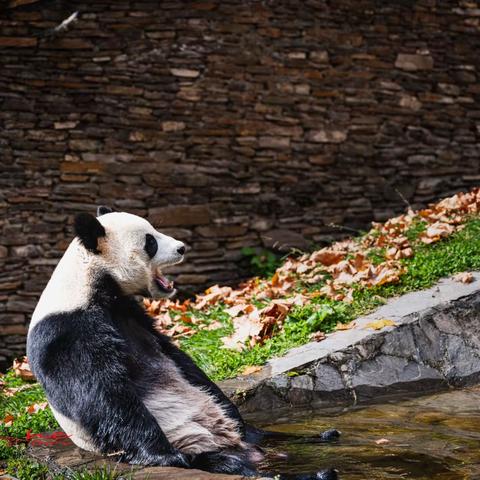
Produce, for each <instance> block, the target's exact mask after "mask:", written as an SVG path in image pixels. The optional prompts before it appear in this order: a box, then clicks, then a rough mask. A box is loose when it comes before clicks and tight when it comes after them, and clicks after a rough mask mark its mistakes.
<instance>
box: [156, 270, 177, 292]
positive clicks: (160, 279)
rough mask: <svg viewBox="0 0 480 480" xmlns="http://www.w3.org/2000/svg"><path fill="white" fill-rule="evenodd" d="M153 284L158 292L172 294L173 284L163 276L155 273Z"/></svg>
mask: <svg viewBox="0 0 480 480" xmlns="http://www.w3.org/2000/svg"><path fill="white" fill-rule="evenodd" d="M155 283H156V285H157V287H158V288H159V290H161V291H162V292H164V293H172V292H173V291H174V290H175V287H174V285H173V282H171V281H170V280H169V279H168V278H167V277H166V276H165V275H162V274H161V273H160V272H158V271H157V274H156V275H155Z"/></svg>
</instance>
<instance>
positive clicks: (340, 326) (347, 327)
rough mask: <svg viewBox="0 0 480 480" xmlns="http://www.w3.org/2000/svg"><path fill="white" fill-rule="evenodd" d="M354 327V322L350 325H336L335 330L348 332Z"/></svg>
mask: <svg viewBox="0 0 480 480" xmlns="http://www.w3.org/2000/svg"><path fill="white" fill-rule="evenodd" d="M355 325H356V322H355V320H354V321H353V322H350V323H337V326H336V327H335V330H350V329H352V328H353V327H354V326H355Z"/></svg>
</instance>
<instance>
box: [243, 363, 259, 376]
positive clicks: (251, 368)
mask: <svg viewBox="0 0 480 480" xmlns="http://www.w3.org/2000/svg"><path fill="white" fill-rule="evenodd" d="M261 369H262V367H261V366H260V365H249V366H248V367H246V368H244V369H243V371H242V373H241V375H250V374H251V373H255V372H259V371H260V370H261Z"/></svg>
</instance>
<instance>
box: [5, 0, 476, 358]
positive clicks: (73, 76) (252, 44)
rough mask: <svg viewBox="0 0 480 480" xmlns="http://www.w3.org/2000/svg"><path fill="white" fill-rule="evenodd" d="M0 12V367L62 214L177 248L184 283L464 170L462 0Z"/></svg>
mask: <svg viewBox="0 0 480 480" xmlns="http://www.w3.org/2000/svg"><path fill="white" fill-rule="evenodd" d="M1 7H2V8H1V9H0V32H1V33H0V92H1V95H0V122H1V127H0V157H1V171H0V185H1V190H0V208H1V210H0V267H1V268H0V300H1V302H0V364H1V366H5V365H6V363H7V359H9V358H11V357H12V356H14V355H18V354H20V353H22V352H23V350H24V340H25V333H26V325H27V323H28V321H29V315H30V314H31V312H32V309H33V308H34V305H35V302H36V300H37V298H38V295H39V294H40V292H41V290H42V289H43V287H44V285H45V283H46V281H47V280H48V278H49V275H50V274H51V272H52V269H53V268H54V266H55V264H56V262H57V260H58V258H59V256H60V255H61V254H62V251H63V250H64V249H65V247H66V246H67V244H68V242H69V241H70V239H71V222H72V218H73V215H74V214H75V213H77V212H79V211H93V208H94V206H95V205H97V204H107V205H111V206H113V207H115V208H116V209H119V210H126V211H130V212H133V213H136V214H139V215H142V216H146V217H148V218H149V219H150V220H152V221H153V223H154V224H155V225H156V226H157V227H158V228H159V229H162V230H163V231H165V233H167V234H170V235H173V236H175V237H177V238H178V239H181V240H184V241H185V242H187V243H188V244H189V245H190V246H191V248H192V250H191V253H190V254H189V257H188V261H187V262H186V263H185V264H184V265H181V266H179V267H178V268H176V269H175V271H176V274H177V277H176V279H177V282H178V284H180V285H181V286H183V288H184V289H186V290H190V291H192V290H194V289H198V288H201V287H204V286H206V285H208V284H212V283H215V282H234V281H236V280H238V279H239V278H241V277H244V276H245V275H247V271H246V270H245V268H243V266H244V265H243V264H242V262H240V261H241V259H242V254H241V253H240V250H241V248H242V247H244V246H259V245H261V244H262V242H263V243H264V244H266V245H269V246H272V245H274V246H297V247H300V248H308V246H309V244H310V243H314V244H317V245H318V244H321V243H322V242H324V241H326V240H328V239H330V238H332V237H335V236H338V235H340V234H342V230H339V229H338V228H337V225H342V226H347V227H350V228H353V229H356V228H359V227H365V226H366V225H367V224H368V222H369V221H371V220H383V219H385V218H387V217H389V216H391V215H393V214H394V213H396V212H399V211H400V210H402V209H403V208H404V207H405V201H407V202H410V203H411V204H412V205H413V206H421V205H425V204H426V203H427V202H429V201H431V200H434V199H437V198H439V197H441V196H443V195H449V194H452V193H453V192H455V191H458V190H462V189H466V188H469V187H471V186H473V185H476V184H478V181H479V179H480V166H479V160H478V159H479V147H478V140H479V135H480V107H479V98H480V86H479V83H478V68H479V66H480V57H479V55H478V44H479V40H480V37H479V28H480V10H479V9H478V8H475V6H474V5H473V4H472V2H463V1H452V0H445V1H442V2H436V1H434V0H418V1H415V0H410V1H408V2H395V1H376V0H362V1H353V0H338V1H336V2H326V1H322V0H318V1H316V0H308V1H304V2H298V1H295V0H278V1H274V2H273V1H259V0H247V1H245V0H221V1H220V0H217V1H214V0H210V1H207V0H206V1H202V0H197V1H183V0H182V1H180V0H167V1H157V0H155V1H154V0H142V1H141V2H140V1H134V0H121V1H120V0H119V1H114V2H106V1H102V0H99V1H95V2H86V1H75V0H73V1H72V0H68V1H66V0H58V1H56V2H51V1H47V0H45V1H42V0H38V1H35V0H11V1H7V0H3V1H2V4H1ZM74 12H78V14H77V16H76V17H75V19H74V20H72V21H71V22H70V24H69V25H68V26H67V28H61V29H57V30H56V27H58V26H59V25H60V24H62V22H64V21H65V20H66V19H68V18H69V17H70V16H71V15H72V14H73V13H74ZM239 262H240V264H239ZM239 265H240V267H239Z"/></svg>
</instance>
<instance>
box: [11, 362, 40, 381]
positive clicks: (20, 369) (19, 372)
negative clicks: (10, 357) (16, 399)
mask: <svg viewBox="0 0 480 480" xmlns="http://www.w3.org/2000/svg"><path fill="white" fill-rule="evenodd" d="M13 371H14V372H15V375H16V376H17V377H20V378H21V379H22V380H25V381H30V382H32V381H35V380H36V379H35V375H34V374H33V373H32V371H31V370H30V365H29V364H28V360H27V357H21V358H17V359H15V360H14V361H13Z"/></svg>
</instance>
